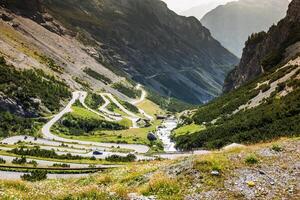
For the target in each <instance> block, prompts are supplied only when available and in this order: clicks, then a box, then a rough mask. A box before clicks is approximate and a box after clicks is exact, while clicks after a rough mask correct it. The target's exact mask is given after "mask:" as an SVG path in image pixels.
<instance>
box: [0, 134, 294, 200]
mask: <svg viewBox="0 0 300 200" xmlns="http://www.w3.org/2000/svg"><path fill="white" fill-rule="evenodd" d="M287 141H288V142H289V143H285V142H287ZM297 142H299V138H298V139H283V140H280V141H276V144H278V145H281V146H283V147H285V148H288V147H290V146H291V145H292V146H293V145H295V144H296V143H297ZM284 143H285V145H282V144H284ZM271 146H272V143H268V144H263V143H261V144H257V145H253V146H247V147H246V148H244V149H243V150H239V151H238V152H231V151H230V152H227V151H224V152H223V151H216V152H212V153H211V154H208V155H201V156H193V157H189V158H181V159H177V160H164V161H150V162H143V163H130V164H128V165H126V166H124V167H122V168H116V169H111V170H105V171H103V172H101V173H96V174H93V175H91V176H88V177H85V178H79V179H67V180H62V179H61V180H45V181H41V182H37V183H27V182H24V181H0V188H1V190H2V191H3V192H2V193H0V198H1V199H12V197H14V198H15V199H26V200H27V199H41V200H44V199H101V200H102V199H103V200H118V199H119V200H121V199H128V196H127V195H128V194H129V193H137V194H143V195H146V196H147V195H155V196H156V197H157V199H158V200H166V199H168V200H169V199H172V200H173V199H174V200H182V199H185V197H186V195H192V194H201V193H202V194H203V192H209V193H207V194H215V192H216V195H217V197H216V198H217V199H226V198H228V199H244V198H245V196H241V195H242V193H241V192H239V191H236V189H234V188H235V187H234V186H232V187H231V186H230V185H228V184H226V185H225V181H228V180H232V181H234V180H235V179H239V178H241V177H239V176H240V175H238V174H236V173H235V172H236V170H237V171H239V170H248V169H249V166H248V165H247V164H246V163H245V162H244V159H245V158H246V157H248V155H251V154H255V153H256V152H260V151H261V149H265V148H270V147H271ZM294 148H296V146H295V147H294ZM284 153H287V157H289V156H291V158H289V159H288V160H290V162H293V160H294V159H296V158H297V155H296V154H295V153H294V152H291V151H285V152H284ZM236 158H238V159H236ZM260 162H261V163H262V164H264V165H266V167H267V168H268V167H272V163H273V164H275V165H276V167H279V168H282V169H284V168H283V167H284V166H285V165H284V164H285V160H282V159H276V158H273V159H271V158H270V157H262V158H260ZM174 170H175V174H173V173H174ZM212 170H218V171H219V172H220V175H219V176H213V175H212V174H211V171H212ZM262 170H263V169H262ZM288 171H289V170H288V169H286V170H285V171H284V173H290V172H288ZM172 172H173V173H172ZM275 173H276V172H275ZM172 174H173V175H172ZM268 175H270V176H273V175H272V174H269V173H268ZM251 181H252V180H251ZM249 182H250V181H247V182H246V181H243V183H240V184H242V185H244V186H245V187H248V184H249ZM255 184H257V183H256V182H255ZM276 185H277V184H276ZM228 187H229V188H228ZM274 187H276V186H274ZM278 187H281V186H278ZM57 188H59V190H57ZM253 189H255V187H254V188H253ZM210 191H211V192H213V193H210ZM268 192H269V191H268ZM271 192H274V195H275V196H276V197H278V199H282V198H284V197H286V196H285V195H286V194H287V193H285V192H283V193H282V192H281V190H280V189H279V190H278V191H277V189H276V190H273V191H271ZM29 194H30V195H29ZM264 195H265V194H264ZM261 198H264V196H262V197H261Z"/></svg>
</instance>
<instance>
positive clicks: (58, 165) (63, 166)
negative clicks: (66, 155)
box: [52, 163, 70, 168]
mask: <svg viewBox="0 0 300 200" xmlns="http://www.w3.org/2000/svg"><path fill="white" fill-rule="evenodd" d="M52 166H53V167H62V168H70V165H69V164H66V163H54V164H53V165H52Z"/></svg>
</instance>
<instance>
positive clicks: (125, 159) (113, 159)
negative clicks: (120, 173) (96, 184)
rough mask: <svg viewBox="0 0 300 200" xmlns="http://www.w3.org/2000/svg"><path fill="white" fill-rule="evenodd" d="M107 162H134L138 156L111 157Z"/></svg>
mask: <svg viewBox="0 0 300 200" xmlns="http://www.w3.org/2000/svg"><path fill="white" fill-rule="evenodd" d="M105 160H107V161H110V162H133V161H135V160H136V156H135V155H134V154H128V155H127V156H119V155H111V156H109V157H107V158H105Z"/></svg>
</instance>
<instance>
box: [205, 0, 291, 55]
mask: <svg viewBox="0 0 300 200" xmlns="http://www.w3.org/2000/svg"><path fill="white" fill-rule="evenodd" d="M288 4H289V1H288V0H239V1H237V2H230V3H227V4H226V5H221V6H218V7H217V8H215V9H213V10H212V11H210V12H209V13H207V14H206V15H205V16H204V17H203V18H202V19H201V23H202V24H203V25H204V26H205V27H207V28H208V29H209V30H210V31H211V34H212V36H213V37H214V38H216V39H217V40H218V41H220V42H221V44H222V45H223V46H224V47H226V48H227V49H228V50H229V51H231V52H232V53H234V54H235V55H237V56H238V57H241V54H242V50H243V47H244V43H245V41H246V40H247V38H248V36H249V35H251V34H252V33H255V32H259V31H266V30H267V29H268V28H269V27H270V26H271V25H272V24H274V23H277V22H278V21H279V20H280V19H282V18H283V17H284V15H285V12H286V10H287V7H288Z"/></svg>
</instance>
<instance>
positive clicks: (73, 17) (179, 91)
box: [43, 0, 237, 103]
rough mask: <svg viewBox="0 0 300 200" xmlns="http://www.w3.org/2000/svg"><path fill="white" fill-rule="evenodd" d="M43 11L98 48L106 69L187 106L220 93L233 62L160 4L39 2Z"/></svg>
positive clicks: (149, 0)
mask: <svg viewBox="0 0 300 200" xmlns="http://www.w3.org/2000/svg"><path fill="white" fill-rule="evenodd" d="M43 5H44V7H45V9H46V10H47V11H48V12H50V13H51V14H52V15H53V16H55V17H56V19H58V20H59V21H61V22H63V23H64V24H65V25H66V26H67V27H68V28H71V29H72V30H73V31H74V32H75V33H77V36H78V37H79V38H81V39H82V40H83V41H85V42H86V43H88V44H89V45H91V46H93V47H94V48H96V49H97V55H96V54H95V55H94V57H95V58H97V59H98V60H99V61H100V62H102V63H104V64H105V65H106V66H112V67H111V68H112V69H114V70H116V69H117V70H118V71H121V72H122V74H124V73H126V74H127V75H128V76H130V77H131V78H132V79H133V80H135V81H137V82H140V83H142V84H145V85H146V86H148V87H150V88H152V89H154V90H155V91H158V92H159V93H161V94H164V95H172V96H173V97H176V98H179V99H182V100H185V101H186V102H189V103H201V102H206V101H208V100H210V99H212V98H213V97H216V96H217V95H219V94H220V91H221V90H220V88H221V85H222V84H223V80H224V76H225V75H226V73H227V72H228V71H229V70H230V69H231V66H232V65H234V64H236V62H237V58H236V57H235V56H234V55H232V54H231V53H230V52H228V51H227V50H226V49H224V48H223V47H222V46H221V45H220V44H219V43H218V42H217V41H216V40H214V39H213V38H212V37H211V35H210V33H209V31H208V30H207V29H206V28H204V27H203V26H202V25H201V24H200V22H199V21H197V20H196V19H195V18H186V17H181V16H178V15H176V14H175V13H174V12H172V11H170V10H169V9H168V8H167V6H166V4H165V3H163V2H161V1H159V0H122V1H117V0H102V1H96V0H87V1H75V2H74V1H71V0H66V1H59V0H44V1H43Z"/></svg>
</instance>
